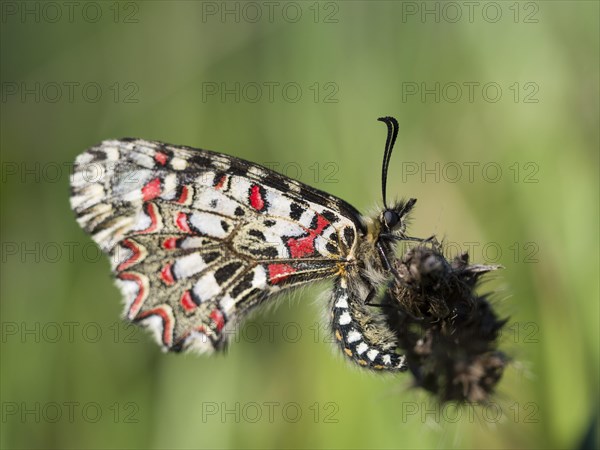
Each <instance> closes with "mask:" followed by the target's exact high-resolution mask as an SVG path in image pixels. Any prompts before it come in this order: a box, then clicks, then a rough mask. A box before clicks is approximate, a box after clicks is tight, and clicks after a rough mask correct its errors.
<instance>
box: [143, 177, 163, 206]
mask: <svg viewBox="0 0 600 450" xmlns="http://www.w3.org/2000/svg"><path fill="white" fill-rule="evenodd" d="M159 195H160V178H155V179H154V180H152V181H150V182H148V183H147V184H146V185H145V186H144V187H143V188H142V198H143V199H144V201H145V202H147V201H148V200H152V199H153V198H156V197H158V196H159Z"/></svg>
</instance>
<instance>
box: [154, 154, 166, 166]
mask: <svg viewBox="0 0 600 450" xmlns="http://www.w3.org/2000/svg"><path fill="white" fill-rule="evenodd" d="M168 159H169V157H168V156H167V155H166V154H165V153H163V152H156V154H155V155H154V161H156V162H157V163H159V164H160V165H161V166H164V165H165V164H167V160H168Z"/></svg>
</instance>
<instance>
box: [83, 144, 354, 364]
mask: <svg viewBox="0 0 600 450" xmlns="http://www.w3.org/2000/svg"><path fill="white" fill-rule="evenodd" d="M71 207H72V209H73V210H74V211H75V213H76V214H77V221H78V223H79V224H80V225H81V226H82V228H83V229H84V230H85V231H86V232H87V233H89V234H90V235H91V236H92V238H93V239H94V240H95V241H96V243H97V244H98V245H99V246H100V247H101V248H102V250H103V251H104V252H105V253H107V254H108V255H109V256H110V259H111V264H112V269H113V272H114V274H115V277H116V280H117V285H118V286H119V288H120V289H121V291H122V293H123V297H124V300H125V305H126V306H125V315H126V317H127V318H128V319H129V320H131V321H134V322H136V323H141V324H143V325H146V326H148V327H149V328H150V329H151V330H153V331H154V334H155V337H156V339H157V341H158V342H159V343H160V344H161V345H162V346H163V348H164V349H166V350H175V351H179V350H182V349H193V350H196V351H199V352H210V351H213V350H215V349H221V348H223V347H224V346H225V345H226V343H227V339H228V337H229V336H230V335H231V334H232V333H233V331H234V329H235V326H236V324H238V323H239V322H240V321H241V320H242V319H243V317H244V316H245V315H246V313H247V312H249V311H250V310H251V309H253V308H254V307H255V306H257V305H259V304H260V303H261V302H262V301H264V300H265V299H266V298H267V297H269V296H271V295H273V294H275V293H277V292H280V291H281V290H283V289H287V288H291V287H295V286H298V285H301V284H304V283H307V282H310V281H315V280H320V279H325V278H328V277H332V276H335V275H336V274H338V273H340V271H341V270H343V267H344V266H346V265H347V264H349V263H351V262H352V260H353V254H354V247H355V245H356V242H357V239H358V233H360V232H364V230H363V224H362V223H361V219H360V214H359V213H358V212H357V211H356V210H355V209H354V208H353V207H352V206H350V205H349V204H347V203H345V202H343V201H342V200H340V199H338V198H336V197H333V196H331V195H329V194H326V193H324V192H322V191H319V190H317V189H314V188H311V187H309V186H306V185H304V184H302V183H300V182H298V181H295V180H292V179H289V178H287V177H284V176H282V175H280V174H278V173H276V172H273V171H271V170H268V169H266V168H264V167H261V166H259V165H256V164H252V163H250V162H247V161H244V160H241V159H237V158H233V157H230V156H227V155H223V154H220V153H215V152H210V151H207V150H199V149H193V148H190V147H181V146H173V145H168V144H163V143H160V142H151V141H144V140H139V139H123V140H113V141H104V142H102V143H101V144H100V145H98V146H96V147H92V148H90V149H88V150H87V151H86V152H84V153H83V154H81V155H79V157H78V158H77V160H76V164H75V167H74V172H73V175H72V177H71Z"/></svg>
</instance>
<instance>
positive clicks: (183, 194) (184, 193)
mask: <svg viewBox="0 0 600 450" xmlns="http://www.w3.org/2000/svg"><path fill="white" fill-rule="evenodd" d="M188 195H189V189H188V187H187V186H183V187H182V188H181V195H180V196H179V198H178V199H177V203H179V204H184V203H185V202H186V201H187V198H188Z"/></svg>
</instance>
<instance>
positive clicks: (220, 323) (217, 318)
mask: <svg viewBox="0 0 600 450" xmlns="http://www.w3.org/2000/svg"><path fill="white" fill-rule="evenodd" d="M209 317H210V318H211V319H212V321H213V322H214V323H215V325H216V326H217V331H221V330H222V329H223V327H224V326H225V318H224V317H223V313H222V312H221V311H219V310H218V309H213V311H212V312H211V313H210V316H209Z"/></svg>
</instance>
